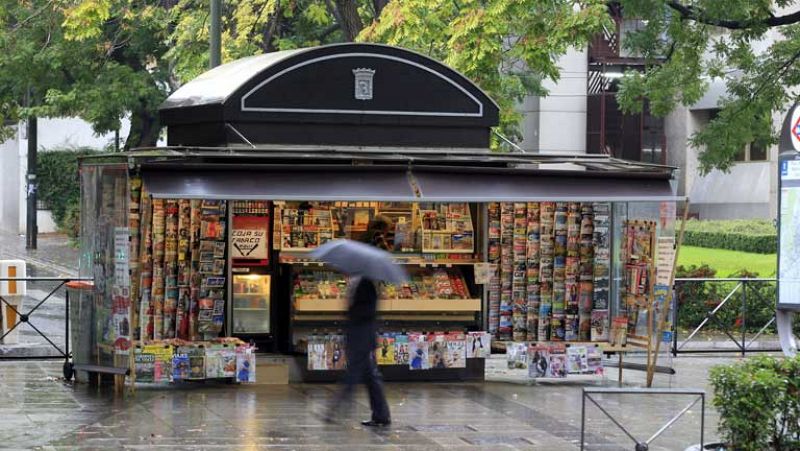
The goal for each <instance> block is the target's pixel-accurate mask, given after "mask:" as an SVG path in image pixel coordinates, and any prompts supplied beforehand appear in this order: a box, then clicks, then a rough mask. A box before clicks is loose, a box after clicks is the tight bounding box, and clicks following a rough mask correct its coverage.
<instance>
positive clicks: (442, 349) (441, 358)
mask: <svg viewBox="0 0 800 451" xmlns="http://www.w3.org/2000/svg"><path fill="white" fill-rule="evenodd" d="M427 341H428V359H429V362H428V367H429V368H432V369H442V368H447V365H446V364H445V354H446V353H447V343H446V342H445V336H444V334H431V335H429V336H428V339H427Z"/></svg>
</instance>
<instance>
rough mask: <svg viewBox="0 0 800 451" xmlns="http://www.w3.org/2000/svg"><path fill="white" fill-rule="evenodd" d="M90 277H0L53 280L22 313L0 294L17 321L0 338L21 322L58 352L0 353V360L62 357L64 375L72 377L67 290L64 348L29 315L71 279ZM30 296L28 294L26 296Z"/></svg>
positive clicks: (23, 279) (5, 278)
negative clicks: (15, 354)
mask: <svg viewBox="0 0 800 451" xmlns="http://www.w3.org/2000/svg"><path fill="white" fill-rule="evenodd" d="M92 280H93V279H91V278H80V277H0V282H10V281H16V282H26V283H36V282H55V283H56V285H55V288H53V289H51V290H50V292H49V293H48V294H47V295H46V296H44V297H43V298H42V299H40V300H38V301H37V303H36V305H34V306H33V308H31V309H30V310H28V311H27V313H22V312H20V311H19V310H17V308H16V307H15V306H14V304H13V303H11V302H9V301H8V300H6V299H5V298H4V297H3V296H0V303H2V304H4V305H5V306H6V308H10V309H11V310H13V311H14V313H15V314H16V316H17V322H16V323H15V324H14V325H13V326H11V328H9V329H8V330H7V331H6V332H5V333H4V334H2V335H0V340H2V339H3V338H5V337H6V336H7V335H8V334H10V333H11V332H12V331H13V330H14V329H16V328H17V327H20V326H21V325H22V324H23V323H25V324H27V325H28V326H30V327H31V329H33V330H34V331H35V332H36V333H38V334H39V335H40V336H41V337H42V338H44V339H45V341H47V343H49V344H50V346H51V347H52V348H53V349H55V350H56V352H58V355H54V356H9V355H2V354H0V361H2V360H50V359H64V377H65V378H66V379H67V380H69V379H71V378H72V363H71V360H70V359H71V358H72V353H71V351H70V349H69V335H70V333H69V316H70V315H69V290H64V349H61V347H59V346H58V345H57V344H55V343H54V342H53V340H51V339H50V337H48V336H47V334H46V333H44V332H42V331H41V330H40V329H39V328H38V327H36V326H35V325H34V324H33V323H32V322H31V316H33V314H34V313H36V311H37V310H38V309H39V307H41V306H42V304H44V303H45V302H47V300H48V299H51V298H52V297H53V295H54V294H56V292H58V291H59V290H61V289H62V288H64V287H65V285H66V284H67V283H68V282H72V281H92ZM28 297H30V296H28Z"/></svg>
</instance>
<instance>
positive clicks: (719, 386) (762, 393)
mask: <svg viewBox="0 0 800 451" xmlns="http://www.w3.org/2000/svg"><path fill="white" fill-rule="evenodd" d="M710 380H711V385H712V386H713V387H714V400H713V403H714V407H716V408H717V412H719V415H720V423H719V431H720V434H721V435H722V437H723V438H724V439H725V441H726V442H727V443H726V448H728V449H733V450H738V451H764V450H775V451H783V450H797V449H800V395H799V393H800V359H799V358H797V357H795V358H785V359H784V358H774V357H766V356H761V357H756V358H751V359H748V360H744V361H741V362H737V363H734V364H732V365H723V366H717V367H714V368H712V369H711V373H710Z"/></svg>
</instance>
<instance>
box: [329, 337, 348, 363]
mask: <svg viewBox="0 0 800 451" xmlns="http://www.w3.org/2000/svg"><path fill="white" fill-rule="evenodd" d="M344 345H345V343H344V335H328V336H327V340H326V341H325V358H326V361H325V366H326V367H327V368H328V369H329V370H343V369H345V368H347V356H346V355H345V346H344Z"/></svg>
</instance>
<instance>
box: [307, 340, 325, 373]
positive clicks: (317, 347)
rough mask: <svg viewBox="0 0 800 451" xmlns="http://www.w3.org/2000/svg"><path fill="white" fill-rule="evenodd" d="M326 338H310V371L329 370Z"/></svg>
mask: <svg viewBox="0 0 800 451" xmlns="http://www.w3.org/2000/svg"><path fill="white" fill-rule="evenodd" d="M326 341H327V340H326V339H325V337H320V336H309V337H308V345H307V346H308V349H307V354H308V369H309V370H314V371H316V370H327V369H328V362H327V356H326V353H325V342H326Z"/></svg>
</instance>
